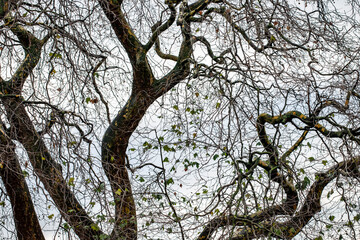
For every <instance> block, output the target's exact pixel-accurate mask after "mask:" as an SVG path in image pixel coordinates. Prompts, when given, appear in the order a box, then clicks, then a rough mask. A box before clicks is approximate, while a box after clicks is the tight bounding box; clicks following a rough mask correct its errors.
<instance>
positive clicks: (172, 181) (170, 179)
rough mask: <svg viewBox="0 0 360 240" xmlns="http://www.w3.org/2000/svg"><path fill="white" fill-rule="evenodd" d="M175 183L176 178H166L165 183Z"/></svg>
mask: <svg viewBox="0 0 360 240" xmlns="http://www.w3.org/2000/svg"><path fill="white" fill-rule="evenodd" d="M169 184H174V180H173V179H172V178H169V179H168V180H166V182H165V185H169Z"/></svg>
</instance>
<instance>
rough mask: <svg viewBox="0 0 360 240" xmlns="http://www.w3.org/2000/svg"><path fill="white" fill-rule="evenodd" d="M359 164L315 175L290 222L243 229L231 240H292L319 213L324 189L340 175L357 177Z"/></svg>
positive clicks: (338, 166)
mask: <svg viewBox="0 0 360 240" xmlns="http://www.w3.org/2000/svg"><path fill="white" fill-rule="evenodd" d="M359 164H360V158H353V159H350V160H347V161H343V162H340V163H338V164H336V165H335V166H333V167H332V168H330V169H329V170H327V171H326V172H322V173H319V174H317V177H316V180H315V182H314V183H313V184H312V186H311V187H310V190H309V192H308V194H307V196H306V198H305V202H304V205H303V206H302V207H301V209H300V210H299V211H298V212H297V213H296V214H295V216H293V217H292V218H291V220H289V221H287V222H282V223H278V222H275V223H274V222H270V221H266V222H263V223H262V224H261V225H258V226H255V227H254V228H251V229H250V228H246V229H244V230H243V231H241V232H240V233H239V234H238V235H237V236H236V237H233V238H231V239H232V240H240V239H254V238H258V237H261V236H272V237H280V238H282V239H292V238H293V237H295V236H296V235H297V234H298V233H299V232H300V231H301V230H302V229H303V227H304V226H305V225H306V224H307V223H308V222H309V221H310V220H311V219H312V218H313V217H314V215H315V214H316V213H318V212H320V211H321V203H320V200H321V195H322V193H323V190H324V188H325V187H326V186H327V185H328V184H329V183H330V182H331V181H332V180H334V179H335V178H337V177H338V176H339V175H340V174H346V176H347V177H349V176H355V177H359V176H360V172H359Z"/></svg>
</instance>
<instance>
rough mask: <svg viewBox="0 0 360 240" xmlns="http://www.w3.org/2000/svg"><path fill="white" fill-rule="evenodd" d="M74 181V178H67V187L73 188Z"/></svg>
mask: <svg viewBox="0 0 360 240" xmlns="http://www.w3.org/2000/svg"><path fill="white" fill-rule="evenodd" d="M74 180H75V178H73V177H71V178H69V182H68V184H69V186H75V184H74Z"/></svg>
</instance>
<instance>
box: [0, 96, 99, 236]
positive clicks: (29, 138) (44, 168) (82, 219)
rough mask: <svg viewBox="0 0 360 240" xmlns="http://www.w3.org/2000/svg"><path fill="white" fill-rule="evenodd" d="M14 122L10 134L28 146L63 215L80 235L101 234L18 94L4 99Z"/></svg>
mask: <svg viewBox="0 0 360 240" xmlns="http://www.w3.org/2000/svg"><path fill="white" fill-rule="evenodd" d="M2 102H3V104H4V106H5V109H6V113H7V118H8V120H9V122H10V124H11V136H10V137H11V138H12V139H15V140H17V141H19V142H20V143H21V144H22V145H23V146H24V148H25V150H26V152H27V155H28V157H29V160H30V162H31V164H32V166H33V168H34V171H35V173H36V175H37V176H38V177H39V179H40V180H41V182H42V183H43V184H44V187H45V189H46V190H47V191H48V192H49V194H50V196H51V198H52V199H53V200H54V202H55V204H56V206H57V207H58V209H59V210H60V213H61V215H62V216H63V218H64V219H65V220H66V221H67V222H68V223H69V224H70V225H71V226H72V227H73V229H74V231H75V233H76V234H77V235H78V237H79V238H80V239H95V238H96V237H97V236H99V235H100V234H102V232H101V231H100V230H97V229H98V227H95V226H96V224H95V223H94V222H93V221H92V220H91V218H90V217H89V216H88V215H87V213H86V211H85V209H83V208H82V206H81V205H80V203H79V202H78V200H77V199H76V197H75V195H74V193H73V192H72V191H71V190H70V189H69V187H68V185H67V182H66V181H65V179H64V178H63V176H62V173H61V166H60V165H59V164H58V163H56V162H55V160H54V159H53V158H52V157H51V155H50V153H49V151H48V149H47V147H46V145H45V142H44V141H43V139H42V138H41V137H40V136H39V134H38V133H37V131H36V129H35V128H34V126H33V124H32V122H31V119H30V118H29V116H28V114H27V112H26V110H25V107H24V105H23V104H22V102H21V99H19V98H5V99H2Z"/></svg>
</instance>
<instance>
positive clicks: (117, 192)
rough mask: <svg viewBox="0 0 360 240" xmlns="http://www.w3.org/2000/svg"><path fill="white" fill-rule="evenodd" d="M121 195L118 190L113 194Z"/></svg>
mask: <svg viewBox="0 0 360 240" xmlns="http://www.w3.org/2000/svg"><path fill="white" fill-rule="evenodd" d="M121 193H122V191H121V189H120V188H119V189H118V190H117V191H116V192H115V194H116V195H119V196H120V195H121Z"/></svg>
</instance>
